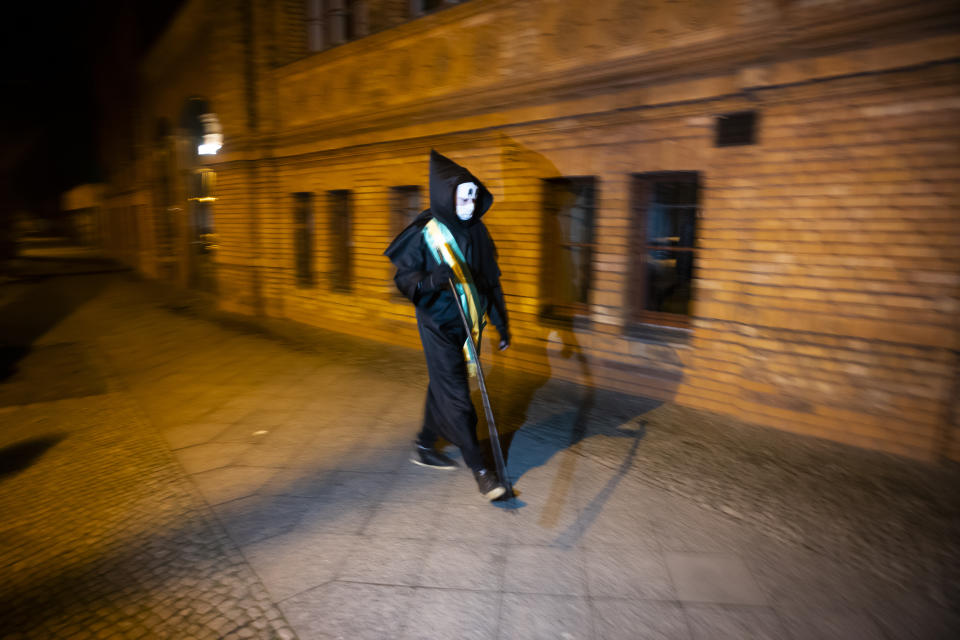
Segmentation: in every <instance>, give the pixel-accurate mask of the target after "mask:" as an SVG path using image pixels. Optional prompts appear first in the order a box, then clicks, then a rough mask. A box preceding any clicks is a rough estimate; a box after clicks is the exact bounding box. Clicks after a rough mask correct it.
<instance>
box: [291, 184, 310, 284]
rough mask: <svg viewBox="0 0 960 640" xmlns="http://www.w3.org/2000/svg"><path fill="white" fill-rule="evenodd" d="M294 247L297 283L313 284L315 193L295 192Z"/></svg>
mask: <svg viewBox="0 0 960 640" xmlns="http://www.w3.org/2000/svg"><path fill="white" fill-rule="evenodd" d="M293 248H294V256H295V257H294V259H295V260H296V278H297V284H298V285H299V286H301V287H309V286H311V285H312V284H313V194H312V193H295V194H293Z"/></svg>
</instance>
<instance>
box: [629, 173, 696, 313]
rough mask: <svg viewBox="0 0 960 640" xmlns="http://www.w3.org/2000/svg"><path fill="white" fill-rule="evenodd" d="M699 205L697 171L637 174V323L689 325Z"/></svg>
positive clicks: (634, 295)
mask: <svg viewBox="0 0 960 640" xmlns="http://www.w3.org/2000/svg"><path fill="white" fill-rule="evenodd" d="M698 206H699V180H698V176H697V173H696V172H692V171H690V172H687V171H684V172H670V173H666V172H664V173H648V174H642V175H637V176H634V178H633V211H634V213H633V215H634V238H633V252H632V253H633V261H634V262H633V276H634V277H633V287H632V291H631V298H632V304H631V312H632V314H631V315H632V319H633V321H635V322H642V323H650V324H659V325H667V326H680V327H682V326H687V325H688V324H689V317H690V311H691V310H690V303H691V300H692V285H693V268H694V262H695V260H696V247H695V242H696V226H697V212H698Z"/></svg>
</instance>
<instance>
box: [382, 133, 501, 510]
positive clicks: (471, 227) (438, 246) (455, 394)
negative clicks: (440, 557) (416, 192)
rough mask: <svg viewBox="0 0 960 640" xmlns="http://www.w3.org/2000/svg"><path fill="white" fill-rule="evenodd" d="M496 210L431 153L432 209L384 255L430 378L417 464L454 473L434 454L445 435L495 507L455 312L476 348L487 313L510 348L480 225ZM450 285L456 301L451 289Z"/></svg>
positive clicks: (473, 182) (483, 192)
mask: <svg viewBox="0 0 960 640" xmlns="http://www.w3.org/2000/svg"><path fill="white" fill-rule="evenodd" d="M492 204H493V195H492V194H491V193H490V191H488V190H487V188H486V187H485V186H483V183H482V182H480V180H478V179H477V178H476V177H475V176H474V175H473V174H471V173H470V172H469V171H467V170H466V169H465V168H464V167H461V166H460V165H458V164H457V163H455V162H453V161H452V160H450V159H449V158H446V157H444V156H442V155H440V154H439V153H437V152H436V151H431V152H430V208H429V209H427V210H426V211H423V212H422V213H421V214H420V215H419V216H417V218H416V219H415V220H414V221H413V222H412V223H411V224H410V226H408V227H407V228H406V229H404V230H403V231H402V232H400V234H399V235H398V236H397V237H396V238H395V239H394V241H393V242H392V243H391V244H390V246H389V247H388V248H387V250H386V251H385V252H384V255H386V256H387V257H388V258H390V261H391V262H392V263H393V264H394V266H395V267H396V268H397V274H396V276H395V277H394V281H395V282H396V284H397V288H398V289H399V290H400V291H401V293H403V295H405V296H406V297H407V298H409V299H410V301H411V302H413V304H414V305H415V306H416V314H417V328H418V329H419V331H420V341H421V342H422V344H423V352H424V354H425V356H426V359H427V371H428V373H429V375H430V384H429V386H428V387H427V401H426V407H425V409H424V417H423V428H422V429H421V431H420V434H419V435H418V436H417V441H416V445H415V451H414V458H413V459H412V461H413V462H414V463H416V464H420V465H423V466H428V467H434V468H441V469H452V468H455V467H456V464H455V463H454V462H453V461H452V460H451V459H450V458H448V457H447V456H445V455H443V454H442V453H441V452H440V451H437V450H436V449H435V448H434V445H435V444H436V441H437V438H438V437H440V436H442V437H443V438H444V439H446V440H447V441H449V442H451V443H452V444H454V445H456V446H458V447H459V448H460V450H461V451H462V452H463V461H464V463H465V464H466V465H467V466H468V467H470V469H471V470H472V471H473V473H474V477H475V478H476V480H477V485H478V486H479V488H480V492H481V493H483V494H484V496H486V497H487V498H488V499H490V500H494V499H496V498H498V497H500V496H501V495H503V494H504V493H505V491H506V490H505V488H504V487H503V486H502V485H501V484H500V481H499V479H498V478H497V477H496V474H495V473H493V472H492V471H490V470H488V469H486V468H485V465H484V459H483V454H482V452H481V450H480V445H479V443H478V441H477V429H476V428H477V412H476V409H475V408H474V406H473V401H472V400H471V398H470V384H469V381H468V376H469V369H470V365H472V364H473V363H471V362H468V361H467V359H465V355H464V345H465V342H466V340H467V339H468V336H467V331H466V329H465V327H464V324H463V320H462V319H461V316H460V311H459V310H458V309H457V305H458V304H460V305H461V307H462V308H463V311H464V313H465V315H466V317H467V318H468V319H469V320H468V321H470V322H472V324H473V334H474V335H473V337H474V339H475V340H476V343H477V345H478V346H479V343H480V335H481V332H482V330H483V317H484V314H485V313H486V314H487V315H488V316H489V318H490V321H491V322H492V323H493V325H494V326H495V327H496V328H497V331H498V332H499V334H500V350H503V349H506V348H507V347H508V346H510V332H509V329H508V326H507V310H506V306H505V304H504V299H503V290H502V289H501V287H500V268H499V267H498V266H497V249H496V247H495V246H494V244H493V239H492V238H491V237H490V234H489V233H488V232H487V228H486V226H484V224H483V222H482V221H481V220H480V219H481V218H482V217H483V214H485V213H486V212H487V210H488V209H489V208H490V206H491V205H492ZM451 280H452V281H453V283H454V284H455V285H456V288H457V291H458V296H457V297H455V296H454V294H453V292H452V291H451V290H450V284H449V283H450V281H451ZM458 298H459V299H458Z"/></svg>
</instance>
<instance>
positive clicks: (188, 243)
mask: <svg viewBox="0 0 960 640" xmlns="http://www.w3.org/2000/svg"><path fill="white" fill-rule="evenodd" d="M958 23H960V11H958V8H957V5H956V3H951V2H924V1H921V2H912V3H903V2H897V1H887V0H711V1H702V0H678V1H673V2H668V1H666V0H594V1H593V2H590V3H583V2H577V1H573V0H526V1H523V2H517V1H513V0H468V1H464V2H449V1H447V2H445V1H443V0H379V1H378V0H366V1H353V2H350V1H348V0H309V1H306V2H304V1H300V0H221V1H217V2H213V1H212V0H190V1H188V2H187V3H186V4H185V5H184V7H183V8H182V10H181V11H180V13H179V14H178V15H177V17H176V18H175V19H174V21H173V22H172V24H171V25H170V27H169V28H168V30H167V31H166V33H165V34H164V35H163V36H162V37H161V39H160V40H159V41H158V42H157V43H156V44H155V46H154V47H153V49H152V50H151V52H150V54H149V56H148V57H147V59H146V60H145V61H144V63H143V65H142V68H141V78H142V86H141V89H140V94H141V106H140V109H139V119H138V128H139V137H138V141H137V148H136V153H135V156H136V162H135V166H134V168H133V169H131V171H129V172H127V173H125V174H123V175H126V176H128V177H127V178H126V179H128V180H129V185H128V188H122V189H121V188H116V189H114V192H116V193H122V194H123V195H122V198H124V200H123V205H122V206H127V207H135V208H134V209H129V210H133V211H135V212H136V213H135V215H136V218H137V220H136V225H135V229H136V242H137V244H136V246H137V248H138V249H137V253H136V256H137V259H136V267H137V268H138V269H139V270H140V271H141V272H143V273H144V274H146V275H148V276H150V277H154V278H160V279H165V280H169V281H171V282H175V283H178V284H179V285H181V286H186V287H193V288H195V289H197V290H199V291H204V292H206V293H207V294H208V295H210V296H211V297H212V298H213V299H215V300H216V302H217V304H218V305H220V306H221V307H222V308H223V309H226V310H230V311H237V312H242V313H249V314H262V315H267V316H274V317H282V318H289V319H292V320H296V321H299V322H303V323H307V324H310V325H316V326H319V327H323V328H327V329H333V330H336V331H341V332H346V333H351V334H357V335H362V336H365V337H370V338H374V339H378V340H382V341H389V342H394V343H396V342H400V343H407V344H411V345H412V344H416V343H417V335H416V327H415V322H414V318H413V309H412V308H411V305H410V304H409V303H408V302H406V301H405V300H402V299H401V298H399V297H398V295H397V294H396V292H395V289H394V286H393V283H392V275H393V272H392V268H391V265H390V264H389V262H388V261H387V260H386V259H385V258H384V257H383V256H382V252H383V250H384V248H385V247H386V246H387V244H388V243H389V241H390V240H391V239H392V237H393V236H394V235H395V234H396V232H397V231H399V230H400V229H401V228H402V227H403V226H404V225H405V224H406V223H407V221H409V220H410V219H411V217H412V216H413V215H415V214H416V213H417V212H419V211H420V210H421V209H423V208H426V207H427V206H428V201H427V189H426V186H427V184H426V180H427V157H428V153H429V151H430V149H437V150H438V151H440V152H441V153H444V154H446V155H448V156H450V157H452V158H453V159H455V160H456V161H458V162H460V163H461V164H464V165H466V166H467V167H469V168H470V169H471V170H472V171H473V172H474V173H475V174H476V175H478V176H480V177H481V179H483V180H484V181H485V183H486V184H487V186H488V187H489V188H490V190H491V191H492V192H493V194H494V197H495V203H494V207H493V209H492V210H491V211H490V213H488V214H487V216H486V217H485V222H486V223H487V226H488V227H489V229H490V230H491V233H492V235H493V237H494V239H495V241H496V242H497V246H498V249H499V251H500V264H501V267H502V269H503V271H504V279H503V284H504V289H505V291H506V293H507V302H508V307H509V311H510V315H511V326H512V331H513V333H514V338H515V344H514V347H513V348H512V349H510V350H509V351H507V352H505V353H504V354H493V355H491V357H492V358H496V362H497V363H499V364H503V365H505V366H508V367H512V368H517V369H523V370H528V371H533V372H539V373H550V374H551V375H556V376H560V377H564V378H569V379H572V380H578V381H580V382H585V383H588V384H594V385H598V386H603V387H610V388H616V389H622V390H626V391H630V392H633V393H639V394H643V395H647V396H651V397H654V398H659V399H662V400H665V401H675V402H678V403H681V404H684V405H688V406H693V407H697V408H700V409H704V410H708V411H713V412H718V413H721V414H728V415H734V416H736V417H738V418H740V419H743V420H746V421H749V422H752V423H756V424H760V425H765V426H769V427H775V428H779V429H785V430H789V431H793V432H798V433H803V434H809V435H814V436H819V437H823V438H828V439H831V440H835V441H839V442H844V443H849V444H853V445H857V446H863V447H869V448H874V449H880V450H884V451H889V452H894V453H898V454H902V455H908V456H912V457H917V458H922V459H927V460H933V459H938V458H941V457H947V458H951V459H954V460H958V459H960V428H958V411H960V407H958V404H957V403H958V401H957V397H958V396H960V389H958V347H960V330H958V322H957V318H958V311H960V207H958V204H960V202H958V192H960V117H958V116H960V82H958V80H960V62H958V59H960V29H958ZM218 136H222V147H221V148H219V150H217V152H216V153H215V154H199V153H198V149H199V148H200V145H202V144H209V143H211V141H216V144H220V143H221V138H219V137H218ZM207 150H208V151H209V150H210V149H209V148H208V149H207ZM108 192H109V190H108ZM118 197H121V196H118ZM117 206H121V205H120V204H118V205H117ZM105 207H106V208H107V210H110V207H111V203H110V198H109V197H108V198H107V202H106V203H105ZM111 237H113V236H111Z"/></svg>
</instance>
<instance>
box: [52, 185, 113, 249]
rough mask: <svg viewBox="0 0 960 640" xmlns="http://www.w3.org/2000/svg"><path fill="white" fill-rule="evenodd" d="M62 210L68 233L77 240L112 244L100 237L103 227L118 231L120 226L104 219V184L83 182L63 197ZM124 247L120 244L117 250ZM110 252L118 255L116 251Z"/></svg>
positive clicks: (87, 244)
mask: <svg viewBox="0 0 960 640" xmlns="http://www.w3.org/2000/svg"><path fill="white" fill-rule="evenodd" d="M60 210H61V211H62V212H63V214H64V217H65V222H64V225H65V226H66V227H67V229H68V234H69V235H70V236H71V237H72V239H73V240H75V241H76V242H78V243H80V244H82V245H85V246H98V245H101V244H103V245H107V246H109V245H111V244H112V243H110V242H109V241H106V240H105V239H103V238H101V237H100V230H101V229H105V230H107V231H108V232H110V231H116V230H117V226H118V225H116V224H115V223H111V222H109V221H107V220H103V185H101V184H81V185H77V186H76V187H74V188H72V189H70V190H69V191H67V192H66V193H64V194H63V197H62V198H61V202H60ZM122 240H124V241H128V240H129V238H126V237H122ZM112 248H113V247H111V249H112ZM122 248H123V247H122V246H118V247H116V250H117V251H121V250H122ZM110 253H111V254H113V255H117V254H116V252H115V251H110Z"/></svg>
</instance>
